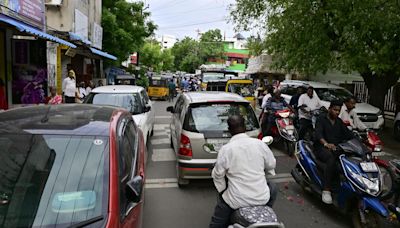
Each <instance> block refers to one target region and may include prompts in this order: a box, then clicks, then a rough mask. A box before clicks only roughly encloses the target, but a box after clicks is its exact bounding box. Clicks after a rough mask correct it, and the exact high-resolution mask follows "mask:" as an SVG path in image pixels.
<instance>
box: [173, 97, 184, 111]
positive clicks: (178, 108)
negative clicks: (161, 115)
mask: <svg viewBox="0 0 400 228" xmlns="http://www.w3.org/2000/svg"><path fill="white" fill-rule="evenodd" d="M182 106H183V98H182V97H179V98H178V100H177V101H176V104H175V108H174V113H175V114H176V115H180V114H181V112H182Z"/></svg>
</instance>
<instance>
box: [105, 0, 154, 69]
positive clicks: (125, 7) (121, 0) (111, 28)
mask: <svg viewBox="0 0 400 228" xmlns="http://www.w3.org/2000/svg"><path fill="white" fill-rule="evenodd" d="M149 17H150V13H148V12H143V2H127V1H125V0H104V1H103V8H102V23H101V24H102V27H103V50H104V51H106V52H108V53H111V54H113V55H115V56H117V58H118V61H117V62H114V64H119V63H120V62H122V61H125V60H126V59H127V58H128V56H129V54H131V53H132V52H135V51H137V50H139V48H140V47H141V46H142V45H143V44H144V40H145V38H147V37H149V36H150V35H152V34H153V32H154V30H155V29H156V26H155V24H154V23H153V22H152V21H150V20H149ZM110 63H111V62H110Z"/></svg>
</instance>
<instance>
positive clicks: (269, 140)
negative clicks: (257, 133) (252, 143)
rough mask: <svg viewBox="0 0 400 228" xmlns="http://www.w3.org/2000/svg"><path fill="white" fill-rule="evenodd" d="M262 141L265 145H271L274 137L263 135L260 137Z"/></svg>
mask: <svg viewBox="0 0 400 228" xmlns="http://www.w3.org/2000/svg"><path fill="white" fill-rule="evenodd" d="M261 141H263V143H265V144H267V145H271V144H272V142H273V141H274V138H273V137H272V136H265V137H264V138H262V140H261Z"/></svg>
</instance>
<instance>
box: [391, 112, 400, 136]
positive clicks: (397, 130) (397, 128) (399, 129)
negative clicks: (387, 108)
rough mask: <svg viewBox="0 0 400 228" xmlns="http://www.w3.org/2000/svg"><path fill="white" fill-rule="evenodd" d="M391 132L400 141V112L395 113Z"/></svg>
mask: <svg viewBox="0 0 400 228" xmlns="http://www.w3.org/2000/svg"><path fill="white" fill-rule="evenodd" d="M393 133H394V137H395V138H396V139H397V140H399V141H400V112H399V113H397V115H396V118H395V119H394V127H393Z"/></svg>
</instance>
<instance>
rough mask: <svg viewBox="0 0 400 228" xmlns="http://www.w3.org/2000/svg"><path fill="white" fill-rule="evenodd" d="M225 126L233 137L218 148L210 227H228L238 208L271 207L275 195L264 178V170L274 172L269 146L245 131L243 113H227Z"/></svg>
mask: <svg viewBox="0 0 400 228" xmlns="http://www.w3.org/2000/svg"><path fill="white" fill-rule="evenodd" d="M228 130H229V132H230V133H231V135H232V138H231V139H230V140H229V142H228V143H227V144H226V145H224V146H222V148H221V149H220V151H219V153H218V157H217V161H216V163H215V166H214V168H213V170H212V174H211V176H212V178H213V180H214V185H215V188H216V189H217V191H218V196H217V205H216V206H215V210H214V214H213V216H212V218H211V223H210V225H209V227H210V228H226V227H228V226H229V225H230V224H229V222H230V217H231V214H232V213H233V211H234V210H236V209H238V208H241V207H248V206H257V205H267V206H270V207H272V206H273V203H274V201H275V199H276V195H277V189H276V187H275V186H274V185H273V184H271V183H270V182H269V181H267V179H266V178H265V171H267V172H269V173H272V174H274V173H275V172H274V169H275V166H276V160H275V157H274V155H273V154H272V151H271V149H270V148H269V147H268V146H267V145H266V144H265V143H263V142H262V141H261V140H257V139H254V138H251V137H249V136H248V135H247V134H246V126H245V120H244V118H243V117H242V116H239V115H233V116H231V117H229V118H228Z"/></svg>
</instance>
